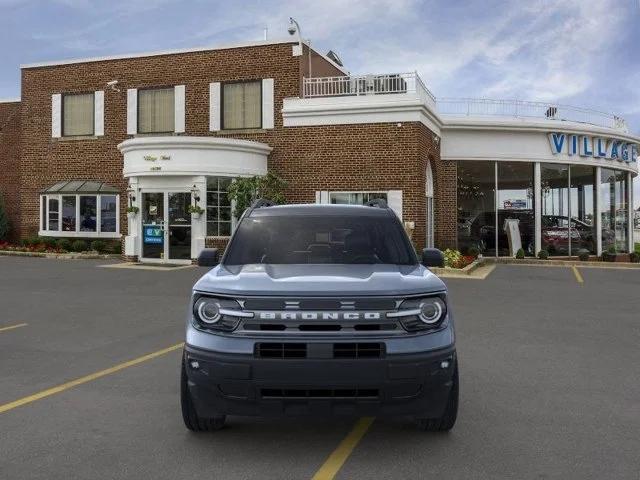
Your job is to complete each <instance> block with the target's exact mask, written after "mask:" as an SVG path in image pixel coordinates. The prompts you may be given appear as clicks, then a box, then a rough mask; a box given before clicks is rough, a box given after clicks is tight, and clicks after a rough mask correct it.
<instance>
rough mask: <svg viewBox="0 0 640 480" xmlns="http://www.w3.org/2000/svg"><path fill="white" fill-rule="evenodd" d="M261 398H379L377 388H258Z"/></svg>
mask: <svg viewBox="0 0 640 480" xmlns="http://www.w3.org/2000/svg"><path fill="white" fill-rule="evenodd" d="M260 394H261V396H262V398H308V399H315V398H363V399H364V398H372V399H373V398H379V396H380V392H379V390H378V389H377V388H356V387H352V388H349V387H340V388H323V389H317V388H314V389H307V388H293V389H290V388H263V389H261V390H260Z"/></svg>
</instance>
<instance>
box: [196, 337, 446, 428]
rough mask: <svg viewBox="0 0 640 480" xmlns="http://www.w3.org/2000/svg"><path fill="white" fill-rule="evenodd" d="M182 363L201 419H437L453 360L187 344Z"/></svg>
mask: <svg viewBox="0 0 640 480" xmlns="http://www.w3.org/2000/svg"><path fill="white" fill-rule="evenodd" d="M185 360H186V361H185V369H186V373H187V378H188V387H189V392H190V394H191V397H192V400H193V403H194V405H195V408H196V411H197V412H198V415H200V416H201V417H213V416H216V415H243V416H244V415H247V416H290V415H291V416H293V415H321V416H328V415H355V416H360V415H367V416H405V415H406V416H417V417H421V418H437V417H440V416H441V415H442V413H443V411H444V408H445V406H446V402H447V398H448V396H449V391H450V389H451V385H452V378H453V371H454V368H455V364H456V354H455V348H454V347H450V348H446V349H439V350H435V351H429V352H425V353H414V354H405V355H386V356H385V357H383V358H358V359H310V358H304V359H271V358H269V359H265V358H256V357H255V356H253V355H246V354H228V353H224V354H223V353H214V352H209V351H204V350H200V349H197V348H194V347H191V346H188V345H187V346H186V347H185ZM443 362H445V363H444V364H443ZM444 365H447V366H446V367H445V366H444Z"/></svg>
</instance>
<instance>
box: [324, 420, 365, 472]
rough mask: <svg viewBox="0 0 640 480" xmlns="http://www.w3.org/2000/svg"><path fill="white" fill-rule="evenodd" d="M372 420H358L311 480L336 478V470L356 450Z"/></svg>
mask: <svg viewBox="0 0 640 480" xmlns="http://www.w3.org/2000/svg"><path fill="white" fill-rule="evenodd" d="M374 420H375V418H371V417H365V418H361V419H360V420H358V422H357V423H356V424H355V426H354V427H353V429H352V430H351V431H350V432H349V435H347V436H346V437H345V438H344V440H342V442H340V445H338V447H337V448H336V449H335V450H334V451H333V453H332V454H331V455H329V458H327V461H326V462H324V463H323V464H322V466H321V467H320V470H318V471H317V472H316V474H315V475H314V476H313V478H312V480H332V479H333V478H334V477H335V476H336V473H338V470H340V468H342V465H343V464H344V462H346V460H347V458H349V455H351V452H353V449H354V448H356V445H357V444H358V442H359V441H360V440H362V437H364V434H365V433H367V430H369V427H370V426H371V424H372V423H373V421H374Z"/></svg>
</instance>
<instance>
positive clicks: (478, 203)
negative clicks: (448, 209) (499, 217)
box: [458, 161, 496, 256]
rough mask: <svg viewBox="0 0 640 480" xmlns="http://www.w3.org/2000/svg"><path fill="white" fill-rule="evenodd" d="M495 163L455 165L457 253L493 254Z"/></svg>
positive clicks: (465, 162)
mask: <svg viewBox="0 0 640 480" xmlns="http://www.w3.org/2000/svg"><path fill="white" fill-rule="evenodd" d="M495 195H496V163H495V162H480V161H479V162H475V161H461V162H458V249H459V250H460V251H461V252H462V253H465V254H467V253H469V249H475V250H476V251H477V252H478V253H482V254H483V255H489V256H493V255H495V254H496V227H495V224H496V197H495Z"/></svg>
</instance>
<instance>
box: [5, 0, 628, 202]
mask: <svg viewBox="0 0 640 480" xmlns="http://www.w3.org/2000/svg"><path fill="white" fill-rule="evenodd" d="M290 16H293V17H294V18H295V19H296V20H297V21H298V22H299V24H300V26H301V30H302V36H303V37H305V38H310V39H311V41H312V46H314V47H315V48H316V49H318V50H319V51H321V52H326V51H328V50H329V49H332V50H334V51H336V52H337V53H338V54H339V55H340V57H341V58H342V60H343V62H344V64H345V67H346V68H347V69H348V70H349V71H350V72H351V73H393V72H411V71H414V70H415V71H417V72H418V73H419V74H420V76H421V77H422V79H423V80H424V82H425V83H426V85H427V87H428V88H429V89H430V90H431V91H432V92H433V93H434V94H435V95H436V97H484V98H500V99H520V100H539V101H554V102H560V103H564V104H569V105H577V106H583V107H590V108H595V109H598V110H602V111H605V112H610V113H615V114H617V115H620V116H622V117H623V118H625V119H626V120H627V122H628V124H629V126H630V130H631V131H632V132H633V133H637V134H640V0H520V1H499V0H482V1H477V0H465V1H463V0H424V1H419V0H317V1H309V0H304V1H293V0H274V1H260V0H250V1H240V0H236V1H218V0H188V1H177V0H100V1H94V0H0V45H2V48H1V49H0V99H1V98H13V97H19V96H20V70H19V65H20V64H23V63H31V62H38V61H47V60H60V59H67V58H79V57H91V56H100V55H115V54H122V53H132V52H133V53H135V52H144V51H154V50H165V49H173V48H190V47H202V46H215V45H220V44H228V43H234V42H245V41H252V40H261V39H262V38H263V35H264V28H265V27H266V28H268V36H269V38H270V39H281V38H285V37H286V36H287V26H288V18H289V17H290ZM636 192H637V193H636V199H637V200H638V201H640V182H638V185H637V188H636Z"/></svg>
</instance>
